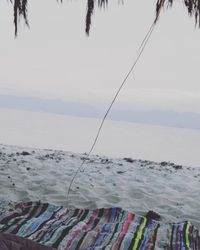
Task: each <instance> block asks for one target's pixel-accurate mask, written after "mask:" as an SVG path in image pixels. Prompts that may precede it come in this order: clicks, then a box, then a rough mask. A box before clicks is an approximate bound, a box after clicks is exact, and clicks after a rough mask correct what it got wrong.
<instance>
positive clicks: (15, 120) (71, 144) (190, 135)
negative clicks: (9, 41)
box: [0, 109, 200, 167]
mask: <svg viewBox="0 0 200 250" xmlns="http://www.w3.org/2000/svg"><path fill="white" fill-rule="evenodd" d="M0 117H1V122H0V143H2V144H11V145H19V146H25V147H26V146H27V147H34V148H50V149H61V150H65V151H71V152H77V153H84V152H87V151H88V150H89V149H90V146H91V144H92V142H93V139H94V137H95V133H96V131H97V129H98V126H99V124H100V120H98V119H91V118H79V117H73V116H64V115H54V114H47V113H39V112H27V111H18V110H12V109H0ZM93 153H94V154H99V155H105V156H108V157H132V158H135V159H145V160H153V161H172V162H175V163H177V164H183V165H188V166H194V167H200V130H193V129H182V128H172V127H160V126H152V125H144V124H135V123H127V122H116V121H109V120H108V121H106V122H105V126H104V128H103V131H102V133H101V135H100V139H99V141H98V143H97V145H96V148H95V150H94V152H93Z"/></svg>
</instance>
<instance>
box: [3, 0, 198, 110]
mask: <svg viewBox="0 0 200 250" xmlns="http://www.w3.org/2000/svg"><path fill="white" fill-rule="evenodd" d="M109 2H110V3H109V8H108V10H105V11H104V10H102V11H99V10H96V11H95V15H94V17H93V26H92V29H91V34H90V37H89V38H88V37H87V36H86V35H85V33H84V28H85V14H86V1H83V0H73V1H68V0H65V1H64V3H63V4H62V5H61V4H58V3H56V0H29V6H28V8H29V21H30V30H29V29H27V28H26V27H25V26H24V24H23V22H22V23H21V26H20V32H19V36H18V38H17V39H14V27H13V20H12V19H13V13H12V6H11V4H10V3H9V2H8V1H6V0H3V1H0V30H1V39H0V69H1V71H0V94H9V95H19V96H32V97H40V98H50V99H62V100H65V101H69V100H73V101H79V102H80V101H84V102H87V103H90V104H96V103H102V104H106V103H108V102H109V101H110V99H111V98H112V97H113V94H114V92H115V91H116V89H117V88H118V86H119V85H120V83H121V81H122V79H123V78H124V76H125V74H126V73H127V71H128V70H129V68H130V66H131V64H132V62H133V60H134V59H135V56H136V53H137V49H138V47H139V44H140V42H141V41H142V39H143V37H144V36H145V34H146V32H147V30H148V29H149V27H150V25H151V23H152V21H153V19H154V14H155V1H154V0H148V1H146V0H124V5H122V4H118V1H112V0H110V1H109ZM175 2H177V3H176V4H174V6H173V8H172V9H168V10H165V11H163V13H162V14H161V17H160V20H159V22H158V24H157V26H156V29H155V30H154V32H153V35H152V38H151V40H150V42H149V44H148V46H147V48H146V50H145V52H144V54H143V56H142V58H141V60H140V62H139V64H138V65H137V67H136V68H135V72H134V75H131V77H130V78H129V80H128V82H127V85H126V86H125V88H124V90H123V91H122V93H121V95H120V98H119V100H118V103H117V105H118V106H120V105H121V106H124V105H127V106H131V107H132V108H134V109H136V110H141V109H142V110H148V109H154V110H156V109H158V110H160V109H161V110H162V109H164V110H174V111H190V112H191V111H192V112H198V113H200V81H199V65H200V45H199V44H200V30H198V29H195V27H194V20H193V19H191V18H188V16H187V13H186V10H185V9H184V7H183V4H182V3H181V1H175ZM39 6H40V10H39V8H38V7H39Z"/></svg>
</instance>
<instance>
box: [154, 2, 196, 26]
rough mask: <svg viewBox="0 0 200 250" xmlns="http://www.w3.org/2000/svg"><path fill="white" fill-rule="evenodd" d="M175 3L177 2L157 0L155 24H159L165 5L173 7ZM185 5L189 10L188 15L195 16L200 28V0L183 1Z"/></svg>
mask: <svg viewBox="0 0 200 250" xmlns="http://www.w3.org/2000/svg"><path fill="white" fill-rule="evenodd" d="M174 1H175V0H157V4H156V18H155V23H156V22H157V20H158V18H159V16H160V11H161V9H162V8H163V7H164V6H165V4H168V5H170V6H172V5H173V2H174ZM183 3H184V5H185V7H186V8H187V10H188V14H189V15H190V16H191V17H192V16H194V18H195V23H196V25H197V23H198V26H199V27H200V0H183Z"/></svg>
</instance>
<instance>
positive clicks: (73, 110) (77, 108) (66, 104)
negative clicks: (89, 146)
mask: <svg viewBox="0 0 200 250" xmlns="http://www.w3.org/2000/svg"><path fill="white" fill-rule="evenodd" d="M0 108H11V109H17V110H26V111H34V112H45V113H53V114H61V115H71V116H79V117H90V118H102V117H103V115H104V113H105V109H104V108H103V107H101V106H100V105H99V106H98V105H97V104H94V105H93V104H87V103H81V102H80V103H79V102H71V101H62V100H50V99H41V98H35V97H22V96H12V95H0ZM108 119H110V120H117V121H126V122H134V123H144V124H152V125H160V126H171V127H178V128H190V129H200V113H193V112H182V113H181V112H175V111H170V110H146V111H135V110H131V109H130V107H129V108H127V109H125V108H123V109H119V108H116V107H114V109H113V110H112V111H111V113H110V114H109V116H108Z"/></svg>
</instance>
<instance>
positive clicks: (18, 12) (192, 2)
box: [10, 0, 200, 35]
mask: <svg viewBox="0 0 200 250" xmlns="http://www.w3.org/2000/svg"><path fill="white" fill-rule="evenodd" d="M57 1H60V2H62V1H63V0H57ZM174 1H176V0H157V3H156V17H155V21H154V22H155V23H156V22H157V21H158V18H159V16H160V12H161V10H162V9H163V8H164V7H165V6H166V5H169V6H172V5H173V2H174ZM182 1H183V3H184V5H185V7H186V8H187V11H188V14H189V15H190V16H192V17H194V18H195V23H196V24H197V23H198V25H199V27H200V0H182ZM10 2H11V3H13V6H14V25H15V35H17V32H18V22H19V19H20V17H22V18H23V19H24V21H25V23H26V25H28V19H27V3H28V0H10ZM107 3H108V0H87V13H86V27H85V32H86V34H87V35H89V32H90V28H91V23H92V15H93V13H94V8H95V4H97V6H98V7H99V8H102V7H105V6H106V5H107Z"/></svg>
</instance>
